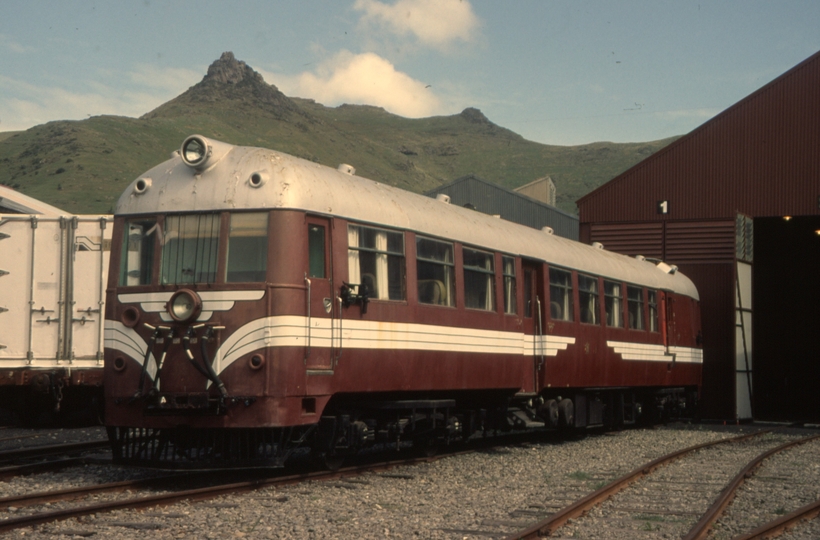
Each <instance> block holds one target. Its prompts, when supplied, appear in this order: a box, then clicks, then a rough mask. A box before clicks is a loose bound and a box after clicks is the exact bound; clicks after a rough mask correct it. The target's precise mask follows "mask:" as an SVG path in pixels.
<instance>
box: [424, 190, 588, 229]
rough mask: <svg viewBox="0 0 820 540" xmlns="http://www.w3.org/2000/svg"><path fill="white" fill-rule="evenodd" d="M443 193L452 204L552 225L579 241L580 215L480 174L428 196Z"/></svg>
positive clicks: (525, 222) (531, 223)
mask: <svg viewBox="0 0 820 540" xmlns="http://www.w3.org/2000/svg"><path fill="white" fill-rule="evenodd" d="M440 193H443V194H445V195H448V196H449V197H450V204H455V205H458V206H465V207H468V208H472V209H474V210H477V211H479V212H483V213H485V214H490V215H498V216H501V218H502V219H506V220H507V221H512V222H514V223H519V224H521V225H526V226H527V227H532V228H534V229H541V228H542V227H552V229H553V230H554V232H555V234H556V235H558V236H562V237H564V238H569V239H571V240H578V218H577V217H576V216H573V215H572V214H569V213H567V212H564V211H563V210H561V209H559V208H556V207H554V206H551V205H549V204H546V203H543V202H541V201H537V200H535V199H532V198H530V197H527V196H526V195H522V194H521V193H516V192H515V191H512V190H510V189H507V188H505V187H502V186H499V185H497V184H493V183H492V182H488V181H486V180H484V179H482V178H479V177H477V176H474V175H468V176H463V177H461V178H458V179H456V180H454V181H452V182H450V183H449V184H444V185H442V186H439V187H437V188H435V189H431V190H430V191H427V192H426V193H425V195H427V196H429V197H435V196H436V195H438V194H440Z"/></svg>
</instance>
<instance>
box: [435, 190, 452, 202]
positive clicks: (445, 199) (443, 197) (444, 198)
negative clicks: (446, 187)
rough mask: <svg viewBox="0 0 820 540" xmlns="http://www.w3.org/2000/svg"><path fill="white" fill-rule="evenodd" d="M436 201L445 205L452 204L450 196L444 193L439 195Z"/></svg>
mask: <svg viewBox="0 0 820 540" xmlns="http://www.w3.org/2000/svg"><path fill="white" fill-rule="evenodd" d="M436 200H437V201H439V202H443V203H444V204H450V196H449V195H445V194H444V193H439V194H438V195H436Z"/></svg>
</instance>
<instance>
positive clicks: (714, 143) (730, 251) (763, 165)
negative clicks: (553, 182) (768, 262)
mask: <svg viewBox="0 0 820 540" xmlns="http://www.w3.org/2000/svg"><path fill="white" fill-rule="evenodd" d="M660 201H667V204H668V213H666V214H659V213H658V203H659V202H660ZM578 210H579V216H580V239H581V241H582V242H593V241H595V242H601V243H602V244H604V247H605V248H607V249H610V250H612V251H617V252H621V253H625V254H628V255H644V256H647V257H659V258H662V259H664V260H666V261H667V262H669V263H672V264H676V265H678V266H679V267H680V268H681V271H682V272H684V273H685V274H686V275H688V276H689V277H690V278H691V279H692V280H693V281H694V282H695V285H696V286H697V287H698V291H699V293H700V298H701V308H702V312H703V316H702V322H703V332H704V371H703V373H704V381H703V390H704V393H703V403H702V405H703V406H702V408H701V410H700V412H701V414H702V415H703V416H704V417H707V418H732V417H733V416H734V414H735V393H734V391H733V389H734V387H735V365H734V364H735V357H734V354H735V353H734V341H735V312H734V297H735V292H734V286H735V259H734V257H735V218H736V216H737V214H738V213H741V214H745V215H747V216H749V217H751V218H755V217H773V216H786V215H791V216H807V215H820V53H817V54H815V55H813V56H811V57H810V58H808V59H807V60H805V61H804V62H802V63H800V64H799V65H797V66H795V67H794V68H793V69H791V70H789V71H788V72H786V73H784V74H783V75H782V76H780V77H778V78H777V79H775V80H774V81H772V82H771V83H769V84H767V85H766V86H764V87H763V88H761V89H760V90H758V91H757V92H755V93H753V94H752V95H750V96H748V97H747V98H745V99H743V100H742V101H740V102H738V103H737V104H735V105H733V106H732V107H730V108H729V109H727V110H726V111H724V112H722V113H721V114H719V115H718V116H716V117H715V118H713V119H711V120H710V121H708V122H707V123H705V124H703V125H702V126H700V127H699V128H697V129H695V130H694V131H692V132H691V133H689V134H688V135H686V136H684V137H682V138H680V139H678V140H677V141H675V142H674V143H672V144H670V145H669V146H667V147H666V148H664V149H662V150H661V151H659V152H657V153H656V154H654V155H652V156H650V157H649V158H647V159H646V160H644V161H643V162H641V163H639V164H638V165H636V166H635V167H633V168H632V169H630V170H628V171H626V172H625V173H623V174H621V175H620V176H618V177H616V178H615V179H613V180H612V181H610V182H609V183H607V184H605V185H603V186H601V187H600V188H598V189H597V190H595V191H593V192H591V193H590V194H588V195H586V196H585V197H583V198H582V199H580V200H579V201H578ZM756 361H757V360H756ZM761 361H762V362H766V361H767V360H766V359H762V360H761Z"/></svg>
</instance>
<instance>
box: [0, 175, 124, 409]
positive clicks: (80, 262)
mask: <svg viewBox="0 0 820 540" xmlns="http://www.w3.org/2000/svg"><path fill="white" fill-rule="evenodd" d="M8 191H10V190H2V191H0V211H26V209H30V210H31V211H36V212H42V213H31V214H24V213H5V214H4V213H0V405H1V406H3V407H5V408H6V409H10V410H13V411H16V412H17V413H21V414H22V416H23V417H24V419H29V420H33V419H34V418H35V417H36V415H38V414H40V413H41V412H44V411H58V410H60V408H61V406H62V408H63V409H64V410H65V409H66V407H69V406H70V407H84V406H88V405H90V404H91V403H93V402H94V401H97V400H98V399H99V397H100V396H101V388H102V369H103V319H104V313H105V306H104V301H105V283H106V279H107V272H108V258H109V255H110V246H111V220H112V217H111V216H103V215H81V216H79V215H70V214H67V213H60V214H58V212H60V211H59V210H58V209H55V208H53V207H48V206H47V205H41V206H38V205H36V204H32V200H30V199H29V200H24V201H23V204H21V203H20V196H19V194H18V195H17V199H18V200H17V201H15V202H12V201H11V200H10V196H9V193H8ZM4 195H5V196H4ZM12 196H14V195H12ZM24 199H27V198H25V197H24ZM3 203H5V204H3ZM25 203H29V204H25Z"/></svg>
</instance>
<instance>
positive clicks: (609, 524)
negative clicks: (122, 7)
mask: <svg viewBox="0 0 820 540" xmlns="http://www.w3.org/2000/svg"><path fill="white" fill-rule="evenodd" d="M802 445H806V446H807V447H808V452H814V453H815V454H814V455H816V452H817V451H818V449H820V435H817V436H813V437H805V438H801V439H796V440H789V441H785V442H784V437H779V436H773V435H767V434H766V433H765V432H761V433H755V434H751V435H744V436H741V437H735V438H733V439H724V440H720V441H715V442H712V443H704V444H699V445H695V446H692V447H689V448H686V449H683V450H680V451H677V452H673V453H671V454H667V455H665V456H662V457H660V458H658V459H656V460H653V461H651V462H649V463H647V464H645V465H643V466H641V467H639V468H638V469H635V470H634V471H632V472H630V473H629V474H627V475H624V476H623V477H621V478H618V479H616V480H614V481H612V482H610V483H608V484H606V485H605V486H603V487H601V488H600V489H598V490H596V491H594V492H593V493H590V494H589V495H587V496H585V497H582V498H581V499H579V500H577V501H575V502H574V503H572V504H570V505H567V506H564V507H562V508H561V509H560V510H558V511H557V512H555V513H553V514H551V515H550V516H549V517H547V518H546V519H543V520H541V521H539V522H537V523H536V524H534V525H532V526H530V527H528V528H526V529H524V530H522V531H520V532H518V533H515V534H513V535H510V536H508V540H524V539H534V538H543V537H550V536H560V537H571V538H579V539H580V538H600V537H601V532H602V531H606V537H607V538H612V539H616V538H629V539H634V538H642V537H643V538H683V539H685V540H701V539H704V538H706V537H707V535H709V538H713V539H716V540H717V539H723V538H726V539H729V538H735V537H736V536H739V537H741V538H744V539H745V538H749V539H752V538H765V537H769V536H767V535H772V534H774V533H775V532H779V531H781V530H783V529H784V528H785V527H788V526H794V524H796V523H799V521H800V520H804V519H808V518H810V517H813V516H815V515H817V514H818V513H820V503H818V502H815V503H812V504H808V505H806V506H805V507H803V508H801V509H799V510H797V511H795V512H793V513H791V514H789V515H788V516H784V517H782V518H780V519H777V520H774V521H776V523H774V521H773V522H768V523H760V526H759V527H758V530H756V531H753V532H752V531H750V529H751V528H753V526H750V525H749V523H750V522H749V513H748V512H743V511H742V510H741V509H740V508H739V507H730V506H729V505H730V504H731V503H732V502H733V500H734V498H735V495H736V493H737V492H738V489H739V488H740V487H741V486H742V485H743V484H744V482H746V481H747V480H748V479H749V478H752V477H753V475H754V474H755V472H756V471H757V470H758V468H759V467H761V465H762V464H763V463H764V462H765V461H766V460H769V459H771V458H772V456H775V455H778V454H780V453H783V452H789V451H794V449H795V448H796V447H798V446H802ZM770 468H772V467H770ZM775 474H776V473H775ZM778 478H779V480H781V482H782V483H783V484H784V485H786V484H788V482H790V481H792V480H793V477H792V476H790V475H789V476H784V475H782V474H781V476H779V477H778ZM745 497H746V498H747V499H754V500H755V501H759V500H760V496H759V493H758V491H756V490H755V489H753V488H752V489H747V493H746V494H745ZM707 501H711V505H709V506H708V508H705V506H706V505H707V504H708V502H707ZM776 504H777V505H778V507H779V509H782V506H779V505H780V504H782V501H777V502H776ZM545 509H546V506H544V507H542V508H541V513H543V510H545ZM530 511H532V512H533V513H538V512H539V510H538V509H537V508H536V509H535V510H532V509H531V510H530ZM781 513H784V512H781ZM733 514H737V515H736V516H735V515H733ZM758 514H759V512H758ZM520 515H521V514H520V513H519V515H518V517H520ZM524 515H526V510H524ZM758 521H760V520H758ZM732 525H734V526H732ZM738 529H743V530H744V532H745V531H749V532H748V533H746V534H743V535H739V534H738ZM710 533H711V534H710Z"/></svg>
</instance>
